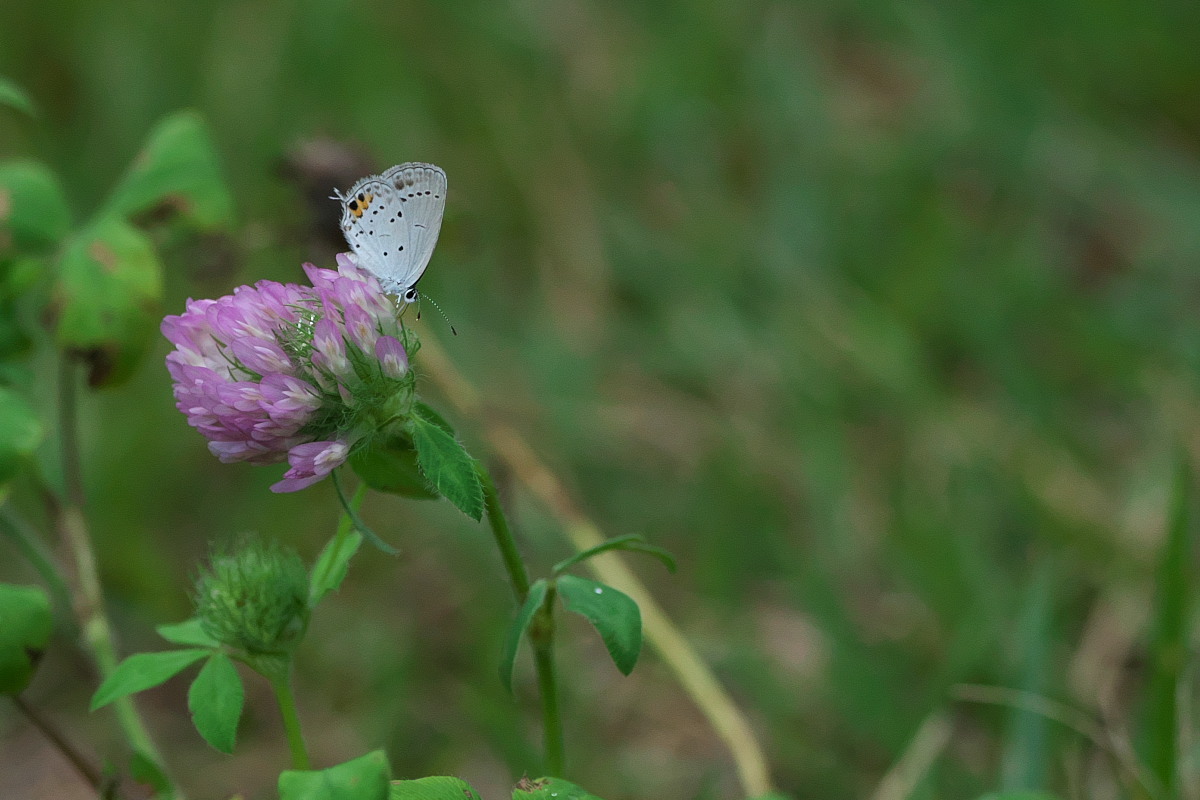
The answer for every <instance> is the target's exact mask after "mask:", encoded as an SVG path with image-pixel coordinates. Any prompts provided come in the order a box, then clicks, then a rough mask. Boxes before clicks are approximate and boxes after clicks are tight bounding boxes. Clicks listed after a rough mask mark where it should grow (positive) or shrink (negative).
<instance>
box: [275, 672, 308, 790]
mask: <svg viewBox="0 0 1200 800" xmlns="http://www.w3.org/2000/svg"><path fill="white" fill-rule="evenodd" d="M288 673H290V670H288ZM288 673H284V674H283V675H281V676H279V677H276V678H271V679H270V680H271V688H272V689H274V690H275V699H276V700H278V701H279V711H280V713H281V714H282V715H283V729H284V730H285V731H286V732H287V740H288V749H290V750H291V751H292V769H302V770H308V769H312V762H310V761H309V760H308V751H307V750H306V749H305V747H304V733H303V732H302V731H301V730H300V715H299V714H297V713H296V698H295V695H293V694H292V680H291V676H290V674H288Z"/></svg>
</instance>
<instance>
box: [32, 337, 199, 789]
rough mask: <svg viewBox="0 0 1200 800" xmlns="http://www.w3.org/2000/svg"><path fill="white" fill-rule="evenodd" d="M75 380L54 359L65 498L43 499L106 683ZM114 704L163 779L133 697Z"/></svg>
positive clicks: (69, 365)
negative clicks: (67, 555)
mask: <svg viewBox="0 0 1200 800" xmlns="http://www.w3.org/2000/svg"><path fill="white" fill-rule="evenodd" d="M75 382H76V375H75V369H74V363H73V362H72V361H71V359H70V357H68V356H65V355H64V356H63V357H61V358H60V361H59V373H58V397H59V400H58V402H59V406H58V411H59V440H60V444H61V454H62V467H63V480H64V482H65V490H66V491H65V499H60V498H58V497H56V496H54V495H53V494H50V495H49V496H48V500H49V504H50V509H51V513H52V516H53V518H54V520H55V525H56V527H57V528H58V530H59V534H60V535H61V536H62V539H63V541H64V542H65V544H66V546H67V549H68V550H69V552H70V553H71V557H72V559H73V561H74V568H75V575H74V582H73V585H72V594H73V595H74V601H73V605H74V608H75V612H76V615H77V616H78V618H79V625H80V628H81V629H82V632H83V643H84V645H85V646H86V647H87V649H88V650H89V651H90V652H91V655H92V660H93V661H94V662H95V664H96V668H97V670H98V671H99V673H100V678H101V680H105V679H107V678H108V677H109V676H110V675H112V674H113V672H114V671H115V670H116V668H117V661H118V659H117V646H116V641H115V638H114V637H113V632H112V626H111V625H110V624H109V621H108V615H107V614H106V613H105V610H104V593H103V590H102V588H101V586H100V571H99V569H98V568H97V566H96V554H95V551H94V550H93V549H92V538H91V535H90V533H89V531H88V527H87V518H86V517H85V516H84V513H83V505H84V491H83V467H82V463H81V459H80V447H79V431H78V427H79V426H78V397H77V393H76V389H75ZM113 706H114V708H115V709H116V712H117V721H118V723H119V724H120V727H121V731H122V732H123V733H124V734H125V738H126V740H127V741H128V742H129V744H130V746H131V747H132V748H133V750H134V752H135V753H137V754H138V755H140V756H141V757H142V758H144V759H146V760H147V761H149V762H150V763H151V764H152V765H153V766H154V767H155V768H156V769H157V771H158V772H159V773H161V775H162V776H163V777H164V778H166V777H167V770H166V764H165V762H164V761H163V758H162V755H161V753H160V752H159V750H158V747H157V746H156V745H155V744H154V740H153V739H152V738H151V736H150V731H149V729H148V728H147V727H146V724H145V722H144V721H143V720H142V717H141V715H140V714H139V713H138V710H137V707H136V706H135V705H134V704H133V699H132V698H131V697H128V696H126V697H122V698H120V699H118V700H116V701H114V703H113ZM171 783H172V784H173V783H174V782H173V781H171ZM168 794H171V795H173V796H174V797H176V798H182V797H183V794H182V792H180V791H179V789H178V788H177V787H174V786H172V788H171V791H170V792H168Z"/></svg>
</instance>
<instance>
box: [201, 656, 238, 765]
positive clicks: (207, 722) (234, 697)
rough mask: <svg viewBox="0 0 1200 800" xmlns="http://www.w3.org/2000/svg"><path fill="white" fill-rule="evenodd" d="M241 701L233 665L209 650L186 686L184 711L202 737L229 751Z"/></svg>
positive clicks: (227, 657)
mask: <svg viewBox="0 0 1200 800" xmlns="http://www.w3.org/2000/svg"><path fill="white" fill-rule="evenodd" d="M244 702H245V691H244V690H243V688H242V679H241V677H240V676H239V675H238V671H237V667H235V666H234V665H233V661H231V660H230V658H229V656H227V655H225V654H224V653H213V654H212V655H211V656H209V659H208V661H207V662H205V664H204V667H203V668H201V670H200V674H199V675H197V676H196V680H194V681H192V685H191V687H189V688H188V711H190V712H192V723H193V724H194V725H195V726H196V730H197V731H199V732H200V735H201V736H203V737H204V741H206V742H208V743H209V744H211V745H212V746H213V747H215V748H216V749H217V750H220V751H221V752H222V753H225V754H230V753H232V752H233V745H234V741H235V740H236V739H237V726H238V720H239V719H241V717H242V705H243V703H244Z"/></svg>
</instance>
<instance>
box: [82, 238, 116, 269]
mask: <svg viewBox="0 0 1200 800" xmlns="http://www.w3.org/2000/svg"><path fill="white" fill-rule="evenodd" d="M88 255H89V256H91V258H92V260H93V261H95V262H96V263H97V264H99V265H100V266H101V267H102V268H103V269H104V271H105V272H114V271H115V270H116V268H117V254H116V253H114V252H113V251H112V248H111V247H109V246H108V245H107V244H105V243H104V242H102V241H100V240H99V239H97V240H96V241H94V242H92V243H91V244H90V245H88Z"/></svg>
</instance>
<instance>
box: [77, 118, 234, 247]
mask: <svg viewBox="0 0 1200 800" xmlns="http://www.w3.org/2000/svg"><path fill="white" fill-rule="evenodd" d="M161 211H169V212H176V213H179V214H180V215H181V216H183V217H184V218H185V219H187V220H188V221H190V222H192V223H193V224H194V225H195V226H196V227H197V228H199V229H200V230H204V231H212V230H216V229H221V228H227V227H229V226H230V224H231V223H232V222H233V200H232V198H231V197H230V195H229V190H228V188H227V187H226V185H225V181H224V179H223V178H222V177H221V170H220V166H219V162H218V159H217V154H216V149H215V148H214V147H213V144H212V139H211V137H210V136H209V133H208V127H207V126H206V125H205V124H204V121H203V120H202V119H201V118H200V115H199V114H197V113H196V112H194V111H183V112H180V113H178V114H174V115H172V116H170V117H167V118H166V119H164V120H162V121H161V122H159V123H158V125H157V126H156V127H155V128H154V130H153V131H151V133H150V137H149V138H148V139H147V141H146V144H145V145H144V146H143V148H142V151H141V153H139V154H138V156H137V158H135V159H134V161H133V164H132V165H131V166H130V168H129V171H128V172H127V173H126V174H125V176H124V177H123V178H122V179H121V182H120V183H119V184H118V185H117V187H116V188H115V189H113V192H112V194H111V195H110V196H109V199H108V203H107V204H106V205H105V206H104V210H103V211H102V212H101V214H100V216H106V217H124V218H126V219H130V220H132V219H133V218H134V217H143V218H144V217H145V216H148V215H149V216H156V215H157V214H158V212H161Z"/></svg>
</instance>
